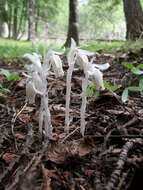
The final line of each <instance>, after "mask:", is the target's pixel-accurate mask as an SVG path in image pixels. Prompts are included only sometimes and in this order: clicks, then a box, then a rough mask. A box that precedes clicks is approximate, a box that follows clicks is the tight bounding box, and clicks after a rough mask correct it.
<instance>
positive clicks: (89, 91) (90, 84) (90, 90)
mask: <svg viewBox="0 0 143 190" xmlns="http://www.w3.org/2000/svg"><path fill="white" fill-rule="evenodd" d="M95 92H96V87H95V85H94V83H93V82H92V81H89V82H88V86H87V90H86V94H87V97H92V96H93V95H94V94H95Z"/></svg>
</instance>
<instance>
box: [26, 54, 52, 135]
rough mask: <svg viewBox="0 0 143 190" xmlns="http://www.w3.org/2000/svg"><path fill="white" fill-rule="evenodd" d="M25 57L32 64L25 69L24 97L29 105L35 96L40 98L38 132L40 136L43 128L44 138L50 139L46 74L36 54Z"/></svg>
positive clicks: (50, 129) (50, 128)
mask: <svg viewBox="0 0 143 190" xmlns="http://www.w3.org/2000/svg"><path fill="white" fill-rule="evenodd" d="M25 57H27V58H29V59H30V60H31V61H32V64H31V65H30V66H29V67H27V69H28V74H29V77H28V80H27V83H26V97H27V101H28V102H29V103H31V104H33V103H34V102H35V96H36V94H39V95H40V96H41V105H40V113H39V131H40V133H41V134H42V132H43V128H44V131H45V136H46V137H47V138H52V125H51V115H50V110H49V107H48V92H47V78H46V76H47V73H46V72H45V70H44V69H43V67H42V65H41V62H40V58H39V56H37V54H32V55H31V54H27V55H26V56H25Z"/></svg>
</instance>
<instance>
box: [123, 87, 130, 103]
mask: <svg viewBox="0 0 143 190" xmlns="http://www.w3.org/2000/svg"><path fill="white" fill-rule="evenodd" d="M128 96H129V91H128V88H125V89H124V91H123V93H122V97H121V99H122V102H124V103H125V102H126V101H127V100H128Z"/></svg>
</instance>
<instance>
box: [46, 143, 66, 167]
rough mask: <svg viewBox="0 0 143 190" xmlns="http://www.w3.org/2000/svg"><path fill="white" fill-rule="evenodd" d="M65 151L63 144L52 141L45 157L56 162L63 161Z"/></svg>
mask: <svg viewBox="0 0 143 190" xmlns="http://www.w3.org/2000/svg"><path fill="white" fill-rule="evenodd" d="M66 154H67V151H66V148H65V145H64V144H61V143H56V142H53V143H51V144H50V147H49V149H48V153H47V159H48V160H50V161H52V162H55V163H57V164H60V163H63V162H64V160H65V157H66Z"/></svg>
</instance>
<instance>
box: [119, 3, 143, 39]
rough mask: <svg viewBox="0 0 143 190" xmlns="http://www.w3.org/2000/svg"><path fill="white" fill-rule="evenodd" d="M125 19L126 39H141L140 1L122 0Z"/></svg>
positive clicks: (142, 17) (141, 14)
mask: <svg viewBox="0 0 143 190" xmlns="http://www.w3.org/2000/svg"><path fill="white" fill-rule="evenodd" d="M123 5H124V14H125V19H126V30H127V31H126V39H127V40H129V39H130V40H136V39H139V38H143V11H142V7H141V4H140V0H123Z"/></svg>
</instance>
